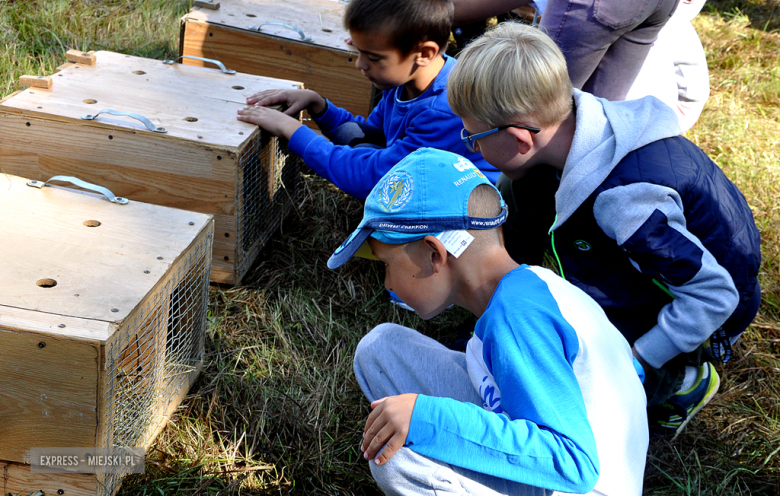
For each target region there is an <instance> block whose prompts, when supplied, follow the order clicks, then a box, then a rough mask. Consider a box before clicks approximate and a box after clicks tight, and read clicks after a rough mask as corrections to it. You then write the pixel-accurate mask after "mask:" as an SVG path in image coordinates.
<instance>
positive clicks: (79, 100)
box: [0, 51, 302, 149]
mask: <svg viewBox="0 0 780 496" xmlns="http://www.w3.org/2000/svg"><path fill="white" fill-rule="evenodd" d="M94 56H95V63H94V65H87V64H81V63H68V64H65V65H63V66H60V68H59V72H57V73H56V74H55V75H53V76H52V77H51V79H52V84H51V87H50V88H48V89H44V88H28V89H25V90H22V91H19V92H16V93H14V94H13V95H11V96H9V97H7V98H6V99H4V100H2V101H0V111H2V112H13V113H22V114H25V115H30V116H31V117H40V118H53V119H58V120H63V119H65V120H73V121H74V122H77V123H79V125H96V126H103V127H113V128H121V129H127V130H132V131H135V132H138V133H149V134H154V135H159V136H165V137H170V138H172V139H184V140H188V141H194V142H198V143H204V144H208V145H212V146H215V147H219V148H233V149H242V148H243V146H244V144H245V143H246V142H247V141H248V140H249V139H250V138H251V137H252V136H253V135H254V134H255V133H256V132H257V130H258V127H257V126H255V125H253V124H249V123H246V122H242V121H239V120H237V119H236V111H237V110H238V109H239V108H240V107H243V106H245V105H246V98H247V97H248V96H250V95H253V94H254V93H256V92H258V91H261V90H267V89H277V88H278V89H288V88H301V87H302V84H301V83H298V82H294V81H287V80H281V79H274V78H268V77H262V76H254V75H251V74H242V73H236V74H232V75H230V74H225V73H223V72H222V71H221V70H220V69H218V68H217V67H216V66H213V65H210V66H209V67H196V66H190V65H184V64H181V63H175V64H171V65H168V64H165V63H163V61H161V60H155V59H147V58H142V57H134V56H130V55H124V54H120V53H114V52H108V51H99V52H95V53H94ZM212 67H213V68H212ZM227 69H230V68H227ZM103 109H111V110H114V111H118V112H127V113H133V114H139V115H141V116H143V117H145V118H146V119H148V120H149V121H151V123H152V124H153V125H154V126H155V127H158V128H164V129H166V130H167V132H166V133H157V132H153V131H150V130H149V129H147V127H146V126H145V125H144V124H143V123H142V122H141V121H140V120H136V119H134V118H131V117H125V116H115V115H110V114H107V113H101V114H99V115H98V116H97V118H96V119H94V120H84V119H82V117H83V116H85V115H95V114H98V112H100V111H101V110H103Z"/></svg>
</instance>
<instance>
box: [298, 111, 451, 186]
mask: <svg viewBox="0 0 780 496" xmlns="http://www.w3.org/2000/svg"><path fill="white" fill-rule="evenodd" d="M339 110H340V109H339ZM329 112H330V109H329ZM335 112H336V110H335V109H334V114H333V116H331V117H332V118H333V122H334V123H336V122H339V121H340V120H341V119H342V118H343V115H342V117H341V118H339V117H336V114H335ZM376 113H377V112H373V113H372V114H371V117H370V118H369V120H368V123H369V124H373V125H377V124H376V123H375V122H373V121H372V119H373V118H374V115H375V114H376ZM325 117H327V118H328V119H327V120H328V122H331V117H328V116H327V112H326V115H324V116H323V118H325ZM377 118H378V117H377ZM320 120H322V119H320ZM343 122H346V121H343ZM444 123H447V126H449V127H452V128H453V129H449V127H447V126H445V125H444ZM457 124H458V123H457V120H456V119H453V118H452V116H451V115H447V114H446V113H445V112H442V111H440V110H437V109H431V108H429V109H424V110H421V111H420V113H418V114H417V115H415V116H414V119H413V120H411V124H410V125H409V127H408V128H406V130H405V134H406V135H405V136H404V137H403V138H401V139H397V140H395V141H394V142H393V143H392V144H391V145H390V146H388V147H387V148H380V149H376V148H352V147H349V146H343V145H334V144H333V143H331V142H330V141H328V140H327V139H325V138H324V137H322V136H319V135H317V133H315V132H314V131H312V130H311V129H308V128H306V127H303V126H302V127H300V128H298V130H297V131H295V133H293V135H292V137H291V138H290V144H289V146H290V150H291V151H292V152H293V153H295V154H296V155H298V156H299V157H301V158H303V161H304V162H305V163H306V165H308V166H309V167H311V169H312V170H313V171H314V172H316V173H317V174H319V175H320V176H322V177H324V178H326V179H328V180H330V181H331V182H332V183H333V184H335V185H336V186H337V187H338V188H339V189H341V190H342V191H344V192H346V193H347V194H349V195H351V196H354V197H355V198H359V199H364V198H366V197H367V196H368V194H369V193H370V192H371V189H372V188H373V187H374V185H375V184H376V183H378V182H379V180H380V179H381V178H382V176H384V175H385V174H386V173H387V171H389V170H390V169H391V168H392V167H393V166H394V165H395V164H397V163H398V162H399V161H401V159H403V158H404V157H406V156H407V155H409V154H410V153H412V152H413V151H415V150H417V149H418V148H424V147H432V148H442V149H445V150H448V149H449V148H451V147H452V146H453V145H452V143H455V144H457V143H459V140H453V139H452V138H451V134H450V133H453V132H460V129H458V130H455V129H454V127H453V126H456V125H457ZM379 126H381V123H380V124H379ZM443 127H444V128H446V129H443ZM323 132H324V131H323ZM445 136H446V138H445ZM443 143H447V146H443V145H442V146H437V145H440V144H443ZM450 151H452V150H450ZM456 153H457V152H456Z"/></svg>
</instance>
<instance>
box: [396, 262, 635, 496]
mask: <svg viewBox="0 0 780 496" xmlns="http://www.w3.org/2000/svg"><path fill="white" fill-rule="evenodd" d="M466 354H467V356H466V360H467V364H468V372H469V376H470V377H471V380H472V383H473V385H474V388H475V389H477V391H479V393H480V395H481V396H482V398H483V399H484V403H483V405H482V408H480V407H479V406H478V405H474V404H471V403H463V402H459V401H456V400H452V399H449V398H438V397H431V396H423V395H420V396H418V398H417V402H416V404H415V407H414V411H413V413H412V420H411V423H410V427H409V433H408V435H407V446H408V447H409V448H410V449H412V450H413V451H416V452H418V453H420V454H423V455H426V456H429V457H431V458H434V459H437V460H440V461H443V462H446V463H449V464H452V465H456V466H459V467H463V468H467V469H470V470H474V471H477V472H481V473H485V474H489V475H493V476H496V477H500V478H504V479H508V480H512V481H517V482H521V483H524V484H530V485H533V486H536V487H542V488H547V489H552V490H556V491H563V492H570V493H588V492H589V491H591V490H592V489H593V488H594V486H595V490H596V491H599V492H600V494H603V495H610V496H638V495H640V494H641V492H642V479H643V476H644V468H645V456H646V453H647V446H648V431H647V416H646V411H645V406H646V400H645V393H644V389H643V387H642V383H641V382H640V380H639V378H638V376H637V374H636V372H635V369H634V366H633V357H632V355H631V349H630V347H629V345H628V343H627V342H626V340H625V339H624V338H623V336H622V335H621V334H620V332H619V331H618V330H617V329H616V328H615V327H614V326H612V325H611V324H610V322H609V320H608V319H607V317H606V315H605V314H604V312H603V310H602V309H601V308H600V307H599V305H598V304H597V303H596V302H595V301H593V299H591V298H590V297H588V296H587V295H586V294H585V293H583V292H582V291H581V290H579V289H577V288H576V287H574V286H573V285H571V284H569V283H568V282H566V281H564V280H563V279H561V278H560V277H558V276H557V275H555V274H553V273H552V272H551V271H549V270H547V269H543V268H541V267H529V266H527V265H523V266H521V267H519V268H517V269H515V270H513V271H512V272H510V273H508V274H507V275H505V276H504V277H503V278H502V279H501V281H500V282H499V284H498V286H497V288H496V291H495V292H494V294H493V296H492V298H491V300H490V302H489V303H488V306H487V308H486V310H485V313H484V314H483V315H482V316H481V317H480V318H479V320H478V321H477V324H476V327H475V330H474V336H473V337H472V338H471V340H470V341H469V343H468V347H467V351H466Z"/></svg>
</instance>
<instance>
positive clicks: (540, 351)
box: [328, 148, 648, 496]
mask: <svg viewBox="0 0 780 496" xmlns="http://www.w3.org/2000/svg"><path fill="white" fill-rule="evenodd" d="M506 216H507V212H506V208H505V205H504V202H503V201H502V200H501V197H500V196H499V194H498V191H497V190H496V188H495V187H494V186H493V185H492V184H491V183H490V182H489V181H488V180H487V179H486V178H485V176H484V175H483V174H482V173H481V172H480V171H479V169H477V168H476V167H475V166H474V165H473V164H471V163H470V162H469V161H468V160H466V159H464V158H463V157H460V156H458V155H455V154H453V153H449V152H444V151H440V150H433V149H430V148H424V149H420V150H417V151H415V152H413V153H412V154H410V155H408V156H407V157H406V158H404V159H403V160H402V161H401V162H400V163H399V164H398V165H397V166H395V167H393V168H392V169H391V170H390V172H388V173H387V175H385V176H384V177H383V178H382V179H381V181H380V182H379V183H378V184H377V185H376V186H375V187H374V189H373V190H372V191H371V193H370V195H369V196H368V198H367V199H366V203H365V209H364V216H363V220H362V221H361V223H360V225H359V226H358V228H357V230H356V231H355V232H354V233H353V234H352V235H351V236H350V237H349V238H348V239H347V240H346V241H345V242H344V243H343V244H342V245H341V246H340V247H339V248H338V249H337V250H336V252H335V253H334V254H333V256H332V257H331V259H330V260H329V261H328V267H330V268H336V267H339V266H340V265H342V264H343V263H345V262H346V261H347V260H348V259H349V258H350V257H352V256H353V255H359V256H364V257H369V258H376V259H378V260H379V261H381V262H383V263H384V264H385V271H386V273H385V286H386V287H387V288H388V289H389V290H393V291H395V292H396V293H398V295H399V296H400V297H401V298H403V300H404V301H405V302H406V303H407V304H409V305H410V306H411V307H413V308H414V309H415V311H416V312H417V313H418V314H419V315H420V316H421V317H422V318H424V319H429V318H431V317H434V316H435V315H437V314H439V313H440V312H442V311H443V310H444V309H446V308H447V307H448V306H450V305H453V304H454V305H459V306H461V307H464V308H466V309H468V310H470V311H471V312H472V313H473V314H474V315H475V316H476V317H477V318H478V320H477V323H476V327H475V330H474V335H473V337H472V338H471V339H470V340H469V342H468V345H467V349H466V352H465V353H463V352H458V351H453V350H449V349H447V348H446V347H445V346H443V345H442V344H440V343H438V342H436V341H435V340H433V339H430V338H428V337H425V336H423V335H422V334H420V333H418V332H417V331H414V330H412V329H408V328H405V327H402V326H399V325H395V324H382V325H379V326H377V327H376V328H374V329H373V330H372V331H371V332H370V333H369V334H368V335H366V336H365V337H364V338H363V339H362V340H361V342H360V343H359V344H358V346H357V349H356V351H355V359H354V368H355V375H356V376H357V380H358V383H359V384H360V386H361V388H362V390H363V392H364V393H365V395H366V397H367V398H368V399H369V401H371V408H372V409H373V411H372V412H371V414H370V415H369V417H368V419H367V421H366V425H365V429H364V434H363V442H362V445H361V451H362V452H363V453H364V457H365V458H366V459H368V460H369V463H370V468H371V472H372V474H373V475H374V477H375V479H376V480H377V483H378V484H379V486H380V487H381V488H382V490H383V491H384V492H385V494H388V495H391V494H392V495H396V494H403V495H406V494H430V495H431V496H433V495H434V494H445V493H446V494H479V495H488V494H502V495H537V494H538V495H547V494H551V492H552V491H562V492H566V493H578V494H582V493H589V492H591V491H593V492H592V494H594V495H595V494H598V495H602V496H603V495H611V496H617V495H620V496H638V495H640V494H641V493H642V478H643V475H644V466H645V456H646V452H647V446H648V431H647V417H646V414H645V396H644V391H643V389H642V384H641V382H640V379H639V377H638V375H637V373H636V371H635V368H634V364H633V357H632V355H631V348H630V346H629V345H628V342H626V340H625V339H624V338H623V337H622V336H621V335H620V333H619V331H618V330H617V329H616V328H615V327H614V326H613V325H611V324H610V323H609V320H607V317H606V315H605V314H604V312H603V310H602V309H601V308H600V307H599V306H598V304H596V302H595V301H593V300H592V299H591V298H590V297H588V296H587V295H586V294H585V293H584V292H582V291H581V290H579V289H577V288H576V287H574V286H573V285H571V284H569V283H567V282H566V281H564V280H563V279H561V278H560V277H558V276H556V275H555V274H554V273H552V272H551V271H549V270H547V269H544V268H541V267H529V266H527V265H518V264H517V263H516V262H515V261H514V260H512V258H510V256H509V254H508V253H507V252H506V250H505V249H504V245H503V239H502V238H503V236H502V232H501V224H502V223H503V222H504V221H505V219H506Z"/></svg>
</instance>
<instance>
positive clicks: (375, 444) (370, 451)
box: [363, 422, 398, 460]
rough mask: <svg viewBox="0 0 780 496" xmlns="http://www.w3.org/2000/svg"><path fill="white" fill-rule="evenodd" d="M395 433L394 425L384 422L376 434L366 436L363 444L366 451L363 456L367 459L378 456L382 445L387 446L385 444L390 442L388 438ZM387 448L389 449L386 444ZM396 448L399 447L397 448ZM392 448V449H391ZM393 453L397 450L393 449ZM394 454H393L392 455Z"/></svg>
mask: <svg viewBox="0 0 780 496" xmlns="http://www.w3.org/2000/svg"><path fill="white" fill-rule="evenodd" d="M394 435H395V429H394V428H393V426H392V425H390V424H387V423H384V422H382V428H381V429H379V431H378V432H377V433H376V435H374V436H373V437H370V438H369V437H368V436H366V439H364V440H363V445H364V446H365V451H364V452H363V453H364V454H363V456H364V457H365V458H366V459H367V460H371V459H372V458H374V457H376V454H377V453H379V450H381V449H382V446H385V444H387V443H388V440H389V439H390V438H392V437H393V436H394ZM366 441H368V444H367V445H366V444H365V443H366ZM385 449H387V446H385ZM395 449H396V450H397V449H398V448H395ZM391 450H392V449H391ZM392 452H393V453H395V450H392ZM390 456H392V454H391V455H390Z"/></svg>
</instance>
